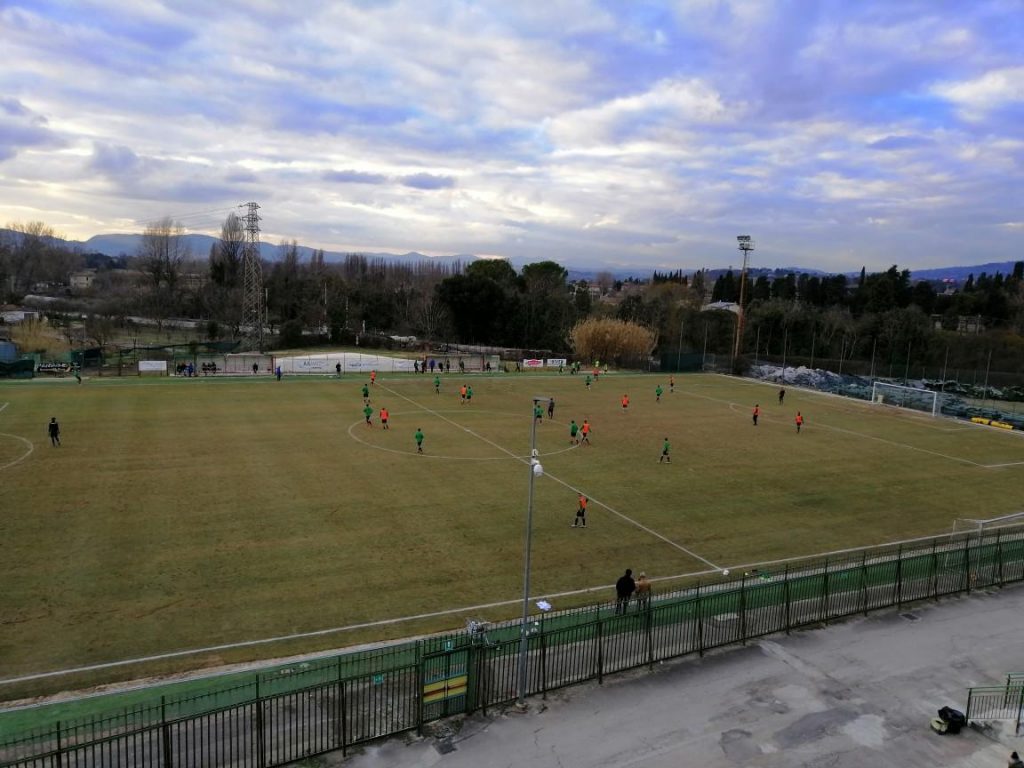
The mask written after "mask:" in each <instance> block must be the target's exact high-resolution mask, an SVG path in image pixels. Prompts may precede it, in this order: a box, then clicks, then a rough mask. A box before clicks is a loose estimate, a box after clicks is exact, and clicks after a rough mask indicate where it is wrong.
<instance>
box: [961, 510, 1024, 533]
mask: <svg viewBox="0 0 1024 768" xmlns="http://www.w3.org/2000/svg"><path fill="white" fill-rule="evenodd" d="M1022 523H1024V512H1013V513H1011V514H1009V515H1001V516H999V517H989V518H986V519H977V518H973V517H958V518H957V519H956V520H954V521H953V534H954V535H957V534H960V535H963V534H973V535H974V536H977V537H978V538H979V539H980V538H981V537H982V536H984V535H985V534H986V533H991V532H992V531H993V530H994V529H996V528H1006V527H1009V526H1016V525H1021V524H1022Z"/></svg>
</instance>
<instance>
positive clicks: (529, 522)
mask: <svg viewBox="0 0 1024 768" xmlns="http://www.w3.org/2000/svg"><path fill="white" fill-rule="evenodd" d="M549 400H550V398H548V397H534V398H533V402H532V403H531V405H530V461H529V462H528V464H529V466H530V490H529V493H528V494H527V497H526V536H525V539H526V542H525V544H524V552H523V621H522V623H521V624H520V625H519V691H518V696H517V702H516V703H517V704H518V705H519V706H521V707H522V706H525V705H526V681H527V675H526V663H527V657H528V655H529V650H530V643H529V639H528V638H527V634H526V633H527V622H528V621H529V620H530V545H531V544H532V539H533V481H534V480H535V479H536V478H538V477H540V476H541V475H543V474H544V467H543V466H541V463H540V459H538V458H537V456H538V453H537V416H536V413H537V406H538V405H540V404H541V403H546V402H548V401H549Z"/></svg>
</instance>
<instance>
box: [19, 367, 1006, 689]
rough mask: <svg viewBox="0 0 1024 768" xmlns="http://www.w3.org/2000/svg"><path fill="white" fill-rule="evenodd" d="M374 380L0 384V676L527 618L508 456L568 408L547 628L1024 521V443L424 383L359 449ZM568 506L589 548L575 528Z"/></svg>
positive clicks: (539, 584)
mask: <svg viewBox="0 0 1024 768" xmlns="http://www.w3.org/2000/svg"><path fill="white" fill-rule="evenodd" d="M366 380H367V381H368V378H367V379H366ZM463 381H466V382H469V383H471V384H472V386H473V392H474V396H473V399H472V404H470V405H461V404H460V398H459V394H458V387H459V385H460V384H461V383H463ZM363 382H364V379H363V378H362V377H358V376H353V375H346V376H345V377H344V378H342V379H336V378H321V377H317V378H314V377H309V378H300V377H285V379H284V380H283V381H281V382H276V381H273V380H272V379H271V378H269V377H259V378H253V379H249V378H244V377H240V378H234V379H231V378H225V379H217V380H214V379H204V378H200V379H192V380H178V379H142V380H139V379H125V380H120V379H93V380H89V381H86V382H85V383H84V384H82V385H76V384H75V383H74V382H73V381H71V382H65V381H59V382H57V381H34V382H12V383H6V384H2V385H0V541H2V542H3V552H4V556H3V557H2V558H0V584H2V585H3V588H2V589H0V630H2V631H0V678H13V677H17V676H21V675H30V674H34V673H39V672H46V671H51V670H59V669H65V668H71V667H79V666H83V665H90V664H97V663H104V662H110V661H116V660H120V659H126V658H136V657H143V656H150V655H156V654H162V653H167V652H173V651H179V650H183V649H191V648H200V647H207V646H214V645H221V644H231V643H239V642H244V641H248V640H253V639H259V638H267V637H277V636H283V635H289V634H294V633H303V632H310V631H314V630H320V629H327V628H332V627H351V626H353V625H361V624H372V623H374V622H379V621H381V620H388V619H401V618H402V617H409V616H416V615H420V614H431V613H436V612H443V611H451V610H453V609H455V610H456V611H457V612H456V613H451V614H444V615H440V616H435V617H427V618H422V619H419V620H415V621H398V622H395V623H391V624H376V625H373V626H369V627H365V628H363V629H357V630H352V631H347V632H342V633H336V634H328V635H324V636H321V637H314V638H307V639H304V640H302V641H300V642H292V643H279V644H273V645H267V646H255V647H246V648H240V649H234V650H227V651H221V652H217V653H208V654H204V655H200V656H198V657H188V658H178V659H172V660H167V661H165V662H161V663H154V664H150V665H148V666H145V667H142V668H132V669H131V671H130V672H129V671H126V670H121V671H109V672H106V673H100V674H97V675H92V676H86V677H80V678H69V679H64V678H57V679H55V680H53V681H50V682H48V683H45V684H43V685H42V687H43V688H47V687H48V688H50V689H54V688H61V687H65V686H66V685H68V684H69V683H70V682H95V681H97V680H100V679H111V678H117V677H122V676H125V675H137V674H141V673H143V672H145V673H154V672H168V671H173V670H178V669H183V668H189V667H193V666H202V665H210V664H215V663H220V662H226V661H240V660H246V659H252V658H258V657H261V656H281V655H284V654H286V653H294V652H299V651H311V650H320V649H326V648H335V647H341V646H345V645H349V644H352V643H356V642H368V641H375V640H383V639H388V638H394V637H405V636H409V635H412V634H415V633H421V632H426V631H439V630H443V629H452V628H456V627H461V626H462V624H463V618H464V617H467V616H473V617H485V618H491V619H497V618H508V617H512V616H515V615H516V614H517V612H518V610H519V608H518V607H517V606H516V605H515V604H514V603H513V604H508V605H500V606H496V607H494V608H491V609H472V610H470V609H469V607H471V606H479V605H484V604H491V603H501V602H503V601H515V600H516V599H517V598H518V597H519V596H520V594H521V590H522V582H521V579H522V550H523V530H524V523H525V517H526V508H527V489H528V485H529V470H528V469H527V465H526V464H525V463H524V462H523V460H522V459H521V458H517V457H525V456H526V455H527V454H528V452H529V441H530V430H531V419H532V406H531V398H532V397H534V396H552V397H554V398H555V401H556V408H555V414H554V420H551V421H549V420H548V419H547V418H546V414H545V418H544V421H543V423H541V424H540V425H538V427H537V443H538V447H539V450H540V453H541V461H542V462H543V465H544V469H545V473H546V474H545V476H543V477H540V478H538V480H537V482H536V487H535V497H534V532H533V569H532V574H533V589H532V592H533V594H534V595H536V596H538V597H540V596H547V597H548V599H549V600H550V602H552V603H553V604H554V606H555V607H556V608H564V607H569V606H571V605H574V604H579V603H582V602H593V601H595V600H597V599H607V598H609V597H611V594H610V593H608V592H605V591H600V592H597V593H591V594H578V595H566V596H560V593H566V592H572V591H574V590H582V589H586V588H590V587H597V586H600V585H605V584H610V583H612V582H613V581H614V580H615V578H617V577H618V576H619V575H620V574H621V572H622V570H623V569H624V568H627V567H631V568H633V570H634V571H635V572H636V571H640V570H644V571H646V572H647V573H648V574H649V575H650V576H652V577H655V578H664V577H669V576H678V575H681V574H688V573H694V572H699V571H705V570H709V569H710V568H711V567H712V566H714V567H717V568H731V567H735V566H737V565H741V564H746V563H756V562H761V561H766V560H772V559H776V558H783V557H791V556H799V555H811V554H815V553H820V552H826V551H830V550H837V549H843V548H848V547H855V546H860V545H868V544H877V543H881V542H885V541H890V540H893V539H900V538H908V537H914V536H923V535H929V534H935V533H942V532H946V531H948V530H950V527H951V523H952V521H953V519H954V518H956V517H994V516H997V515H1000V514H1007V513H1010V512H1014V511H1018V510H1019V496H1018V495H1017V494H1016V493H1015V492H1014V488H1016V487H1019V485H1020V482H1021V477H1022V474H1024V440H1022V439H1021V435H1019V434H1016V433H1004V432H1001V431H997V430H987V429H984V428H979V427H975V426H971V425H965V424H960V423H954V422H950V421H946V420H943V419H937V420H934V419H931V418H929V417H926V416H921V415H918V414H910V413H907V412H902V411H897V410H893V409H889V408H879V407H876V406H871V405H868V404H866V403H860V402H855V401H849V400H844V399H840V398H835V397H830V396H827V395H822V394H817V393H810V392H804V391H799V390H795V389H792V388H790V390H789V392H788V394H787V397H786V401H785V405H779V404H778V403H777V397H776V392H777V389H776V388H775V387H770V386H766V385H763V384H758V383H755V382H750V381H743V380H735V379H730V378H726V377H721V376H714V375H692V376H677V377H676V387H675V392H674V393H670V392H669V391H668V390H669V387H668V376H663V375H630V374H622V373H612V374H608V375H606V376H602V377H601V379H600V381H599V382H597V383H596V384H594V386H593V387H592V388H591V389H590V390H589V391H588V390H587V389H586V387H585V386H584V378H583V377H582V376H570V375H568V374H562V375H555V374H551V375H536V374H523V375H514V374H511V375H496V376H493V377H492V376H480V375H477V376H466V377H460V376H458V375H457V374H449V375H446V376H444V377H442V385H441V393H440V394H439V395H438V394H435V393H434V388H433V383H432V382H433V377H432V376H429V375H418V376H417V375H413V374H406V375H398V374H396V375H382V376H380V377H378V380H377V384H376V386H374V387H373V388H372V391H371V398H372V405H373V406H374V415H373V427H372V428H368V427H367V426H366V425H365V424H364V423H363V414H362V408H363V400H362V397H361V389H362V385H363ZM659 383H660V384H661V385H662V386H663V387H664V390H665V392H664V394H663V395H662V397H661V402H660V403H657V402H655V387H656V386H657V385H658V384H659ZM624 393H628V394H629V396H630V406H629V409H628V411H626V412H623V409H622V407H621V405H620V400H621V396H622V395H623V394H624ZM755 403H759V404H760V406H761V410H762V416H761V419H760V424H759V425H758V426H757V427H754V426H753V425H752V423H751V413H750V412H751V408H752V407H753V406H754V404H755ZM381 406H386V407H387V408H388V410H389V411H390V412H391V429H390V430H388V431H384V430H382V429H381V428H380V423H379V418H378V412H379V409H380V407H381ZM798 410H799V411H801V412H802V413H803V415H804V417H805V418H806V423H805V425H804V429H803V432H802V433H801V434H799V435H798V434H796V430H795V428H794V424H793V419H794V416H795V414H796V412H797V411H798ZM51 416H56V417H57V418H58V420H59V421H60V423H61V426H62V430H63V433H62V442H63V444H62V445H61V446H60V447H59V448H54V447H51V446H50V444H49V440H48V438H47V434H46V424H47V422H48V421H49V419H50V417H51ZM572 418H575V419H576V420H577V422H580V423H582V420H583V419H584V418H587V419H589V420H590V421H591V423H592V424H593V433H592V438H591V440H592V445H591V446H582V447H577V446H573V445H570V442H569V430H568V424H569V420H570V419H572ZM417 428H421V429H422V430H423V432H424V434H425V436H426V437H425V441H424V455H422V456H420V455H417V454H416V445H415V442H414V440H413V435H414V433H415V432H416V430H417ZM665 437H668V438H669V440H670V441H671V444H672V453H671V456H672V463H671V464H661V463H659V461H658V458H659V456H660V454H661V447H662V442H663V439H664V438H665ZM578 491H579V492H583V493H585V494H586V495H587V496H588V497H589V498H590V500H591V501H590V505H589V508H588V514H587V518H588V526H587V529H586V530H574V529H573V528H572V527H571V525H572V522H573V518H574V514H575V510H576V499H577V492H578ZM672 583H673V582H672V581H668V580H666V581H660V582H656V589H666V588H668V587H669V586H670V585H671V584H672ZM675 583H678V582H675ZM462 608H466V609H467V610H465V611H464V612H458V610H457V609H462ZM14 690H19V691H23V690H24V687H22V688H19V689H14V688H11V687H7V688H6V689H5V688H4V687H2V686H0V698H7V697H9V695H10V694H11V693H12V692H13V691H14Z"/></svg>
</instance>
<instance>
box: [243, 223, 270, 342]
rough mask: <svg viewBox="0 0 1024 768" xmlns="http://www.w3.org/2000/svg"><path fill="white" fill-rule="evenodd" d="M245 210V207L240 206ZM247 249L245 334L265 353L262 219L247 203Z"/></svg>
mask: <svg viewBox="0 0 1024 768" xmlns="http://www.w3.org/2000/svg"><path fill="white" fill-rule="evenodd" d="M238 207H239V208H241V207H242V206H238ZM245 207H246V208H248V209H249V212H248V213H247V214H246V215H245V248H244V250H243V253H242V275H243V283H242V291H243V292H242V333H243V334H244V335H245V336H247V337H249V339H251V341H252V344H253V346H255V347H256V349H258V350H259V351H260V352H262V351H263V328H264V326H265V325H266V304H265V303H264V297H265V295H266V294H265V293H264V290H263V261H262V259H261V258H260V216H259V213H257V211H259V209H260V207H259V205H258V204H257V203H246V204H245Z"/></svg>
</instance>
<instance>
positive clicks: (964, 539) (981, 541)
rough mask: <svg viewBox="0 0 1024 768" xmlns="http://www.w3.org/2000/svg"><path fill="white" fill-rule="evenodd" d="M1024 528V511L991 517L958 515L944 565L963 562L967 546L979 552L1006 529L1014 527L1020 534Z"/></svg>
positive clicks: (997, 538) (954, 522) (950, 565)
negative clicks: (963, 553)
mask: <svg viewBox="0 0 1024 768" xmlns="http://www.w3.org/2000/svg"><path fill="white" fill-rule="evenodd" d="M1022 528H1024V512H1013V513H1011V514H1009V515H1001V516H999V517H989V518H984V519H982V518H973V517H958V518H957V519H956V520H954V521H953V533H952V535H951V536H950V537H949V545H948V548H947V549H946V555H945V557H944V558H943V566H944V567H947V568H949V567H952V566H956V565H958V564H959V563H961V562H962V560H963V556H962V554H958V550H963V547H964V545H965V543H966V546H968V547H971V548H974V549H975V550H977V551H978V552H979V553H980V552H981V550H982V549H983V548H984V547H985V545H987V544H993V543H995V542H996V541H998V540H999V533H1000V531H1002V530H1005V529H1014V531H1015V532H1016V533H1017V534H1018V535H1019V533H1020V532H1021V530H1022Z"/></svg>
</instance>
